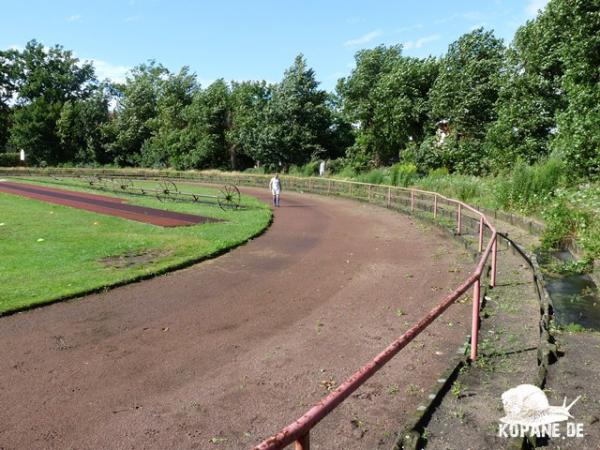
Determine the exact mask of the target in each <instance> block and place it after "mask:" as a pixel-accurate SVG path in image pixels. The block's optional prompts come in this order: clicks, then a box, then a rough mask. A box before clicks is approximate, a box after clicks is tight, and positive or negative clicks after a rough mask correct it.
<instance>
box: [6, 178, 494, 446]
mask: <svg viewBox="0 0 600 450" xmlns="http://www.w3.org/2000/svg"><path fill="white" fill-rule="evenodd" d="M90 174H94V175H102V176H113V177H119V176H124V177H129V178H144V179H156V178H169V179H178V180H190V181H200V182H207V183H224V182H227V183H231V182H233V183H235V184H237V185H242V186H243V185H245V186H262V187H266V186H267V185H268V181H269V179H270V176H265V175H250V174H243V173H240V174H225V173H222V172H216V171H209V172H193V171H190V172H177V171H171V170H165V171H157V170H139V169H130V170H115V169H105V170H97V169H43V170H31V169H0V175H62V176H69V175H72V176H76V175H90ZM282 184H283V188H284V189H288V190H295V191H299V192H312V193H317V194H324V195H337V196H342V197H349V198H353V199H358V200H362V201H367V202H370V203H374V204H378V205H381V206H385V207H387V208H394V209H400V210H405V211H407V212H408V211H409V212H411V213H415V212H416V211H417V210H420V211H422V212H425V213H428V214H431V216H432V218H433V220H434V221H439V220H440V217H441V216H444V217H446V218H451V219H452V223H453V224H455V230H456V233H457V234H461V233H462V230H463V228H464V227H465V220H471V221H473V222H475V223H476V224H477V225H478V227H477V228H478V229H477V232H478V251H479V253H480V254H481V256H480V258H479V262H478V264H477V266H476V267H475V270H474V271H473V273H472V274H471V275H470V276H469V277H468V278H467V279H466V280H465V281H463V283H462V284H461V285H460V286H458V287H457V288H456V289H455V290H454V291H453V292H452V293H450V294H449V295H447V296H446V297H444V299H443V300H442V301H441V302H440V303H439V304H438V305H437V306H436V307H435V308H433V309H432V310H431V311H430V312H429V313H428V314H427V315H426V316H424V317H423V318H422V319H421V320H419V321H418V322H417V323H415V324H414V325H413V326H412V327H410V328H409V329H408V330H407V331H406V332H405V333H404V334H402V335H401V336H400V337H399V338H398V339H396V340H395V341H394V342H392V343H391V344H390V345H389V346H388V347H387V348H385V349H384V350H383V351H382V352H381V353H379V354H378V355H377V356H375V357H374V358H373V359H372V360H371V361H369V362H368V363H367V364H365V365H364V366H362V367H361V368H360V369H359V370H357V371H356V372H355V373H354V374H353V375H352V376H350V377H349V378H348V379H347V380H346V381H345V382H343V383H342V384H340V385H339V387H338V388H337V389H335V390H334V391H332V392H331V393H330V394H329V395H327V396H326V397H325V398H323V399H322V400H321V401H320V402H319V403H318V404H316V405H315V406H313V407H312V408H311V409H309V410H308V411H307V412H306V413H305V414H304V415H302V416H301V417H300V418H298V419H297V420H295V421H294V422H292V423H290V424H289V425H287V426H286V427H284V428H283V429H282V430H281V431H280V432H278V433H277V434H275V435H273V436H271V437H269V438H268V439H266V440H264V441H263V442H261V443H260V444H259V445H257V446H256V447H254V450H278V449H283V448H285V447H286V446H288V445H290V444H295V449H296V450H308V449H309V448H310V431H311V429H312V428H313V427H314V426H315V425H317V424H318V423H319V422H320V421H321V420H322V419H323V418H324V417H325V416H327V415H328V414H329V413H330V412H331V411H333V410H334V409H335V408H336V407H337V406H338V405H339V404H340V403H342V402H343V401H344V400H345V399H346V398H348V397H349V396H350V395H351V394H352V393H353V392H354V391H355V390H356V389H358V388H359V387H360V386H361V385H362V384H363V383H364V382H365V381H367V380H368V379H369V378H370V377H371V376H373V375H374V374H375V373H376V372H377V371H378V370H379V369H380V368H381V367H383V365H384V364H386V363H387V362H388V361H389V360H390V359H392V358H393V357H394V356H395V355H396V354H397V353H398V352H400V350H402V349H403V348H404V347H405V346H406V345H407V344H408V343H410V342H411V341H412V340H413V339H414V338H415V337H416V336H418V335H419V333H421V332H422V331H423V330H424V329H425V328H427V326H429V324H431V323H432V322H433V321H434V320H435V319H436V318H437V317H439V316H440V315H441V314H442V313H443V312H444V311H445V310H446V309H447V308H448V307H450V305H452V303H454V302H455V301H456V300H458V299H459V298H460V297H461V296H462V295H463V294H464V293H465V292H467V291H468V290H469V289H470V288H471V287H472V288H473V293H472V295H473V307H472V317H471V348H470V359H471V360H472V361H474V360H476V359H477V342H478V334H479V310H480V301H481V299H480V297H481V279H482V277H483V275H484V269H485V267H486V265H487V262H488V259H489V257H490V255H491V270H490V286H492V287H494V286H495V284H496V258H497V231H496V228H495V227H494V226H493V224H492V223H491V222H490V220H489V219H488V218H487V217H486V216H485V215H484V214H483V213H481V212H480V211H478V210H477V209H475V208H474V207H472V206H470V205H468V204H466V203H464V202H461V201H460V200H455V199H452V198H448V197H446V196H444V195H441V194H438V193H437V192H430V191H423V190H419V189H412V188H402V187H395V186H385V185H374V184H368V183H360V182H354V181H343V180H335V179H327V178H298V177H288V176H283V177H282ZM428 200H429V201H428ZM486 227H487V229H488V230H489V231H490V233H491V235H490V237H489V239H488V241H487V244H486V246H485V248H484V247H483V244H484V237H485V231H486Z"/></svg>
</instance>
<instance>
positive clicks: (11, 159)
mask: <svg viewBox="0 0 600 450" xmlns="http://www.w3.org/2000/svg"><path fill="white" fill-rule="evenodd" d="M19 156H20V155H19V153H0V167H16V166H19V165H21V160H20V159H19Z"/></svg>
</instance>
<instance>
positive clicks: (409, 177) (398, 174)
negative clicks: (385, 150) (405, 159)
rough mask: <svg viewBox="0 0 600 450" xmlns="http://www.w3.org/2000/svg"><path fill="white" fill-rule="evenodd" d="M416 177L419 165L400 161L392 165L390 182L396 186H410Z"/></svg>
mask: <svg viewBox="0 0 600 450" xmlns="http://www.w3.org/2000/svg"><path fill="white" fill-rule="evenodd" d="M416 178H417V166H416V165H414V164H413V163H404V164H400V163H398V164H394V165H393V166H392V167H390V184H392V185H394V186H403V187H406V186H410V185H412V184H413V183H414V181H415V180H416Z"/></svg>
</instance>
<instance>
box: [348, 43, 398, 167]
mask: <svg viewBox="0 0 600 450" xmlns="http://www.w3.org/2000/svg"><path fill="white" fill-rule="evenodd" d="M401 58H402V47H401V46H399V45H395V46H391V47H386V46H383V45H380V46H378V47H375V48H374V49H370V50H360V51H359V52H358V53H356V55H355V61H356V68H355V69H354V70H353V71H352V73H351V74H350V76H349V77H348V78H342V79H340V80H339V81H338V84H337V92H338V95H339V96H340V98H341V99H342V110H343V112H344V115H345V117H346V118H347V120H348V121H349V122H350V123H352V124H353V125H354V126H355V127H356V128H357V138H356V144H355V145H354V146H353V147H352V148H351V149H349V155H348V156H349V157H350V159H352V160H354V162H355V165H357V166H359V167H360V168H364V167H365V166H366V165H369V164H373V165H379V164H381V163H385V162H387V161H388V160H389V159H390V157H392V155H390V154H389V153H390V152H389V147H388V146H384V147H383V148H382V147H381V145H380V143H378V142H376V137H377V129H376V123H375V122H376V118H375V116H376V111H377V107H378V102H379V101H380V100H381V91H382V90H380V95H378V96H376V94H375V92H376V91H375V88H376V86H377V85H378V83H379V81H380V80H381V79H382V78H384V77H385V76H386V75H387V74H390V73H391V72H392V71H393V70H394V69H395V68H396V67H397V66H398V65H399V63H400V60H401ZM398 150H399V149H398ZM396 152H397V151H396Z"/></svg>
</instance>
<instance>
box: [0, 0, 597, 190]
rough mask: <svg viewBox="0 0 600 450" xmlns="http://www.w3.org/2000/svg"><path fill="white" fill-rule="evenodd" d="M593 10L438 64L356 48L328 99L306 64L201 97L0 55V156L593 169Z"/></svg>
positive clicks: (219, 164) (154, 68)
mask: <svg viewBox="0 0 600 450" xmlns="http://www.w3.org/2000/svg"><path fill="white" fill-rule="evenodd" d="M598 36H600V0H551V1H550V2H549V3H548V5H547V6H546V8H545V9H544V11H542V12H541V13H540V14H539V15H538V16H537V17H536V18H535V19H534V20H530V21H528V22H527V23H526V24H524V25H523V26H521V27H520V28H519V29H518V30H517V32H516V34H515V37H514V39H513V41H512V43H511V44H510V45H506V44H505V43H504V42H503V41H502V40H501V39H499V38H498V37H496V36H495V35H494V33H493V32H492V31H486V30H484V29H482V28H480V29H477V30H474V31H472V32H469V33H466V34H464V35H463V36H461V37H460V38H459V39H457V40H456V41H455V42H453V43H452V44H450V46H449V47H448V50H447V52H446V54H445V55H443V56H441V57H439V58H434V57H430V58H413V57H408V56H405V55H403V54H402V46H401V45H391V46H383V45H382V46H378V47H375V48H372V49H365V50H360V51H359V52H357V53H356V55H355V63H356V64H355V68H354V69H353V70H352V71H351V73H350V74H349V75H348V76H347V77H345V78H342V79H340V80H338V83H337V86H336V89H335V92H333V93H330V92H326V91H325V90H323V89H320V88H319V82H318V81H317V77H316V74H315V72H314V70H313V69H311V68H310V67H309V66H308V64H307V61H306V59H305V58H304V57H303V56H302V55H299V56H297V57H296V58H295V60H294V61H293V64H292V65H291V67H290V68H288V69H287V70H286V71H285V73H284V74H283V77H282V79H281V81H279V82H278V83H267V82H265V81H259V82H257V81H246V82H231V83H228V82H225V81H224V80H222V79H220V80H217V81H215V82H213V83H212V84H210V85H209V86H206V87H203V86H201V85H200V84H199V83H198V80H197V78H196V75H195V74H194V73H191V72H190V70H189V69H188V68H187V67H184V68H182V69H181V70H180V71H179V72H176V73H174V72H171V71H169V70H168V69H167V68H165V67H164V66H163V65H161V64H159V63H157V62H154V61H149V62H147V63H144V64H141V65H139V66H137V67H135V68H134V69H133V70H132V71H131V72H130V73H129V75H128V76H127V79H126V81H125V82H124V83H114V82H110V81H109V80H103V81H100V80H98V79H97V78H96V75H95V70H94V67H93V65H92V64H90V63H88V62H82V61H79V60H78V59H77V58H75V57H74V56H73V53H72V52H71V51H69V50H65V49H64V48H63V47H61V46H55V47H52V48H45V47H44V46H43V45H42V44H41V43H39V42H37V41H35V40H33V41H31V42H29V43H28V44H27V45H26V46H25V48H24V49H23V50H15V49H10V50H5V51H0V152H2V151H4V152H14V151H19V150H21V149H23V150H25V152H26V154H27V156H28V162H29V164H33V165H61V164H73V165H107V164H110V165H118V166H144V167H173V168H176V169H206V168H219V169H234V170H244V169H246V168H250V167H254V166H257V165H260V166H262V167H265V168H267V169H270V170H277V169H280V170H285V169H287V168H288V167H290V166H292V165H303V164H306V163H308V162H310V161H315V160H319V159H331V160H333V159H336V160H337V161H338V162H339V164H342V165H345V166H351V167H352V168H353V169H355V170H365V169H369V168H373V167H377V166H382V165H390V164H394V163H396V162H406V163H412V164H414V165H416V167H417V168H418V170H419V171H421V172H423V173H427V172H428V171H429V170H432V169H436V168H446V169H448V170H449V171H451V172H459V173H466V174H476V175H483V174H489V173H492V174H493V173H498V172H500V171H503V170H506V169H509V168H510V167H511V166H512V165H513V164H514V163H515V162H516V161H522V162H525V163H528V164H532V163H535V162H537V161H540V160H543V159H544V158H547V157H548V156H549V155H550V154H553V155H554V156H556V157H557V158H560V159H562V160H563V161H564V162H565V164H566V165H567V166H568V167H569V173H570V174H571V175H572V176H573V177H577V178H579V177H592V178H596V177H597V176H598V174H599V170H600V84H599V81H600V80H599V78H600V71H599V69H598V68H599V67H600V39H598Z"/></svg>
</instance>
